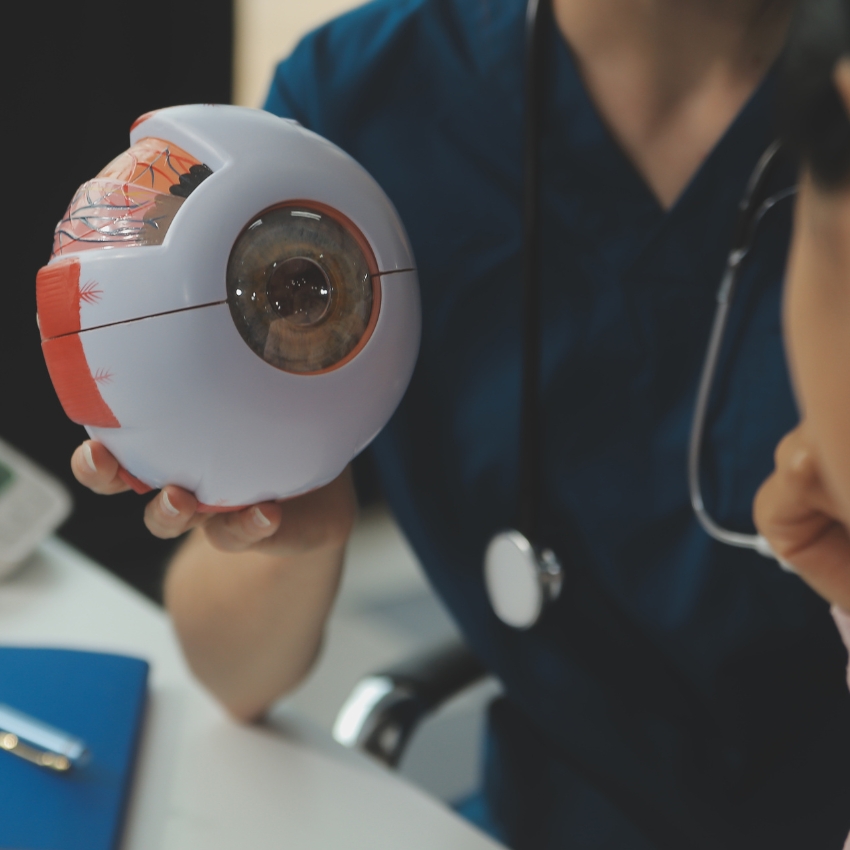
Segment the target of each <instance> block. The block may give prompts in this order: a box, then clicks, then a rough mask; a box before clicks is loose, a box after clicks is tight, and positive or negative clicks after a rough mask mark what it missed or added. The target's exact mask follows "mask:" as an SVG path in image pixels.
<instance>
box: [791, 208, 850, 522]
mask: <svg viewBox="0 0 850 850" xmlns="http://www.w3.org/2000/svg"><path fill="white" fill-rule="evenodd" d="M801 200H802V201H804V203H802V204H801V210H800V213H801V214H804V213H805V210H806V208H807V205H806V204H805V198H801ZM801 217H802V216H801V215H798V226H797V227H795V236H794V242H793V245H792V250H791V255H790V258H789V265H788V275H787V280H786V289H785V304H784V326H785V339H786V344H787V348H788V360H789V363H790V366H791V372H792V378H793V383H794V389H795V392H796V394H797V397H798V401H799V403H800V407H801V410H802V411H803V414H804V416H805V417H806V420H807V423H808V426H809V429H810V434H811V435H812V438H813V440H814V442H815V447H816V451H817V454H818V457H819V460H820V462H821V467H822V471H823V475H824V478H825V480H826V484H827V486H828V487H829V489H830V491H831V492H832V493H833V495H834V496H835V497H836V498H837V499H838V501H839V504H840V506H841V510H842V515H843V517H844V518H845V519H846V520H847V521H850V257H846V256H844V253H843V251H835V250H830V248H831V246H830V245H829V244H825V243H824V238H826V237H825V235H824V234H823V233H822V232H819V231H818V230H815V229H812V228H807V227H806V226H804V225H803V226H800V225H802V222H801V221H800V219H801Z"/></svg>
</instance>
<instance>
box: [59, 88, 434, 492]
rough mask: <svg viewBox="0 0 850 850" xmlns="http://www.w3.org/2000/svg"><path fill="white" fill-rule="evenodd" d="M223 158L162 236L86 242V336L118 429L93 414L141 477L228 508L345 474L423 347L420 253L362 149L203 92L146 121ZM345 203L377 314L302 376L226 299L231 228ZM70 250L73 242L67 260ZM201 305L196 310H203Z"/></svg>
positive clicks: (106, 439) (208, 160) (96, 430)
mask: <svg viewBox="0 0 850 850" xmlns="http://www.w3.org/2000/svg"><path fill="white" fill-rule="evenodd" d="M146 137H153V138H158V139H164V140H166V141H168V142H170V143H172V144H174V145H177V146H179V147H181V148H183V149H184V150H185V151H187V152H188V153H189V154H191V155H192V156H194V157H196V158H197V159H198V160H200V161H202V162H203V163H205V164H207V165H208V166H209V167H210V168H211V169H212V172H213V173H212V175H211V176H210V177H209V178H207V179H206V180H205V181H204V182H202V183H201V184H200V185H199V186H198V187H197V188H196V189H195V190H194V191H193V192H192V193H191V194H190V195H189V197H188V198H187V199H186V200H185V202H184V203H183V205H182V207H181V208H180V210H179V211H178V213H177V215H176V216H175V218H174V220H173V223H172V224H171V225H170V228H169V230H168V232H167V234H166V237H165V240H164V241H163V243H162V244H161V245H148V246H143V247H110V248H108V249H104V250H88V251H80V252H78V253H77V254H75V255H73V256H75V257H76V258H77V259H78V260H79V262H80V264H81V273H80V281H81V282H83V281H87V280H96V281H97V284H98V287H99V289H100V290H101V291H102V292H103V297H101V298H100V300H98V301H97V302H95V303H88V302H85V301H84V302H83V303H81V309H80V327H81V331H80V338H81V340H82V343H83V349H84V352H85V357H86V360H87V362H88V365H89V368H90V371H91V373H92V375H96V374H101V375H104V374H106V375H109V380H108V381H103V382H101V383H100V384H99V389H100V392H101V395H102V397H103V399H104V401H105V402H106V404H107V405H108V406H109V408H110V409H111V410H112V412H113V413H114V415H115V417H116V418H117V419H118V421H119V422H120V423H121V427H119V428H100V427H90V426H86V430H87V431H88V433H89V434H90V435H91V437H92V438H94V439H96V440H99V441H100V442H102V443H103V444H104V445H105V446H106V447H107V448H108V449H109V450H110V451H111V452H112V453H113V454H114V455H115V457H116V458H117V459H118V460H119V462H120V463H121V464H122V465H123V466H124V467H125V468H126V469H127V470H128V471H129V472H130V473H132V474H133V475H134V476H136V477H137V478H139V479H140V480H141V481H143V482H144V483H146V484H148V485H150V486H151V487H154V488H159V487H162V486H164V485H166V484H176V485H179V486H181V487H184V488H186V489H187V490H190V491H192V492H193V493H194V494H195V495H196V496H197V498H198V499H199V501H201V502H202V503H206V504H208V505H213V506H219V507H227V506H237V505H249V504H253V503H256V502H260V501H264V500H268V499H278V498H283V497H287V496H293V495H296V494H298V493H303V492H306V491H308V490H311V489H313V488H315V487H318V486H320V485H322V484H325V483H327V482H328V481H330V480H332V479H333V478H335V477H336V476H337V475H339V474H340V472H341V471H342V470H343V469H344V468H345V466H346V464H347V463H348V462H349V461H350V460H351V459H352V458H353V457H354V456H355V455H356V454H358V453H359V452H360V451H361V450H362V449H363V448H364V447H365V446H366V445H367V444H368V443H369V442H370V441H371V440H372V439H373V438H374V437H375V436H376V435H377V433H378V432H379V431H380V430H381V428H382V427H383V426H384V425H385V424H386V422H387V420H388V419H389V417H390V416H391V415H392V413H393V411H394V409H395V408H396V406H397V405H398V403H399V401H400V400H401V397H402V395H403V393H404V391H405V389H406V387H407V384H408V382H409V380H410V376H411V374H412V371H413V367H414V363H415V360H416V356H417V353H418V347H419V337H420V304H419V290H418V283H417V276H416V272H415V270H414V269H415V264H414V260H413V255H412V252H411V249H410V246H409V243H408V240H407V236H406V234H405V232H404V228H403V226H402V224H401V221H400V219H399V217H398V214H397V213H396V211H395V209H394V208H393V206H392V204H391V203H390V201H389V199H388V198H387V197H386V195H385V194H384V192H383V191H382V190H381V188H380V187H379V186H378V184H377V183H376V182H375V181H374V180H373V179H372V177H371V176H370V175H369V174H368V173H367V172H366V171H365V170H364V169H363V168H362V167H361V166H360V165H358V164H357V163H356V162H355V161H354V160H353V159H352V158H351V157H350V156H348V155H347V154H346V153H344V152H343V151H342V150H340V149H339V148H337V147H336V146H335V145H333V144H331V143H330V142H328V141H327V140H325V139H323V138H321V137H320V136H317V135H316V134H314V133H311V132H309V131H307V130H305V129H304V128H303V127H301V126H300V125H299V124H297V123H296V122H293V121H287V120H284V119H281V118H277V117H275V116H272V115H270V114H268V113H265V112H262V111H260V110H254V109H247V108H242V107H232V106H213V105H193V106H181V107H173V108H168V109H163V110H160V111H158V112H155V113H152V114H151V116H150V117H148V118H147V119H145V120H144V121H142V122H141V123H139V124H137V126H135V127H134V129H133V131H132V132H131V135H130V141H131V144H134V143H136V142H137V141H139V140H140V139H143V138H146ZM296 199H297V200H299V201H303V202H305V203H307V204H309V202H311V201H312V202H317V203H319V204H323V205H326V206H328V207H331V208H333V209H334V210H337V211H339V212H341V213H342V214H343V215H344V216H346V217H347V218H348V219H350V220H351V222H353V224H354V225H355V226H356V227H357V228H358V229H359V230H360V232H361V233H362V235H363V236H364V237H365V239H366V240H367V241H368V243H369V245H370V246H371V248H372V251H373V253H374V257H375V260H376V262H377V266H378V272H379V281H380V288H381V298H380V312H379V314H378V318H377V324H376V325H375V327H374V330H373V331H372V334H371V336H370V337H369V339H368V341H367V342H366V344H365V346H363V348H362V349H361V350H360V351H359V352H358V353H357V354H356V355H355V356H354V357H353V359H351V360H350V361H349V362H347V363H344V365H342V366H339V367H338V368H335V369H331V370H330V371H325V372H321V373H317V374H295V373H292V372H287V371H283V370H281V369H279V368H276V367H275V366H272V365H270V364H269V363H267V362H265V361H264V360H263V359H262V358H261V357H260V356H258V355H257V354H255V353H254V351H253V350H251V348H249V346H248V344H247V343H246V342H245V341H244V340H243V339H242V337H241V335H240V333H239V331H238V330H237V328H236V326H235V324H234V322H233V320H232V319H231V313H230V309H229V306H228V304H227V303H226V299H227V291H226V269H227V264H228V258H229V256H230V252H231V249H232V248H233V245H234V242H235V241H236V240H237V238H238V237H239V235H240V233H241V232H242V231H243V229H244V228H245V227H246V225H247V224H248V223H249V222H250V221H251V220H252V219H254V218H255V217H256V216H257V215H258V214H259V213H261V212H262V211H264V210H267V209H269V208H272V207H275V206H277V205H280V204H285V203H287V202H290V201H292V200H296ZM72 254H73V252H68V251H66V252H64V253H63V254H62V256H61V257H59V258H57V259H59V260H65V259H67V258H68V257H69V256H71V255H72ZM190 308H191V309H190Z"/></svg>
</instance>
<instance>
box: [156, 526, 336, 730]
mask: <svg viewBox="0 0 850 850" xmlns="http://www.w3.org/2000/svg"><path fill="white" fill-rule="evenodd" d="M343 554H344V545H340V544H334V545H328V546H326V547H323V548H319V549H316V550H314V551H310V552H307V553H301V554H298V555H291V556H280V555H269V554H265V553H259V552H254V551H246V552H238V553H231V552H222V551H219V550H218V549H215V548H214V547H213V546H212V545H211V544H210V542H209V541H208V540H207V538H206V535H205V534H204V533H203V531H202V530H200V529H197V530H195V531H194V532H192V533H191V535H190V536H189V537H188V539H187V540H186V542H185V543H184V544H183V546H182V547H181V548H180V549H179V550H178V552H177V554H176V555H175V556H174V559H173V560H172V562H171V565H170V567H169V569H168V573H167V575H166V580H165V603H166V607H167V608H168V610H169V612H170V613H171V616H172V618H173V620H174V625H175V628H176V630H177V634H178V636H179V638H180V641H181V643H182V646H183V650H184V652H185V654H186V658H187V660H188V662H189V666H190V667H191V668H192V670H193V672H194V673H195V675H196V676H197V677H198V678H199V679H200V680H201V681H202V682H203V683H204V684H205V685H206V686H207V687H208V688H209V689H210V690H211V691H212V692H213V693H214V694H215V695H216V696H217V697H218V699H220V700H221V701H222V702H223V703H224V705H225V706H226V707H227V708H228V710H229V711H230V712H231V713H232V714H233V715H234V716H235V717H238V718H239V719H242V720H251V719H254V718H256V717H258V716H259V715H261V714H262V713H263V711H265V709H266V708H267V707H268V706H269V705H270V704H271V702H273V701H274V700H275V699H276V698H277V697H279V696H281V695H282V694H284V693H286V692H287V691H289V690H291V689H292V688H294V687H295V686H296V685H297V684H298V683H299V682H300V681H301V680H302V679H303V677H304V676H305V675H306V674H307V673H308V672H309V670H310V667H311V666H312V664H313V661H314V660H315V657H316V655H317V653H318V650H319V647H320V645H321V640H322V634H323V631H324V624H325V621H326V619H327V615H328V612H329V610H330V607H331V605H332V603H333V599H334V596H335V594H336V589H337V586H338V584H339V577H340V572H341V567H342V560H343Z"/></svg>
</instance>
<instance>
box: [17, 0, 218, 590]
mask: <svg viewBox="0 0 850 850" xmlns="http://www.w3.org/2000/svg"><path fill="white" fill-rule="evenodd" d="M13 19H14V22H13ZM232 28H233V24H232V9H231V2H230V0H206V2H204V3H198V2H193V0H170V2H169V3H167V4H160V5H149V4H139V3H113V4H82V3H65V4H41V3H30V4H20V5H19V6H16V8H15V15H14V16H9V17H8V18H7V23H6V27H5V30H4V32H5V41H6V48H7V51H8V53H9V55H14V56H15V57H16V58H15V60H14V62H13V63H9V64H11V65H13V67H14V72H13V74H12V76H11V78H10V79H9V86H8V91H9V93H10V97H9V100H10V102H11V110H10V112H7V114H6V116H5V117H4V121H3V126H4V133H3V135H4V136H5V138H6V142H5V144H4V147H5V149H6V151H7V164H6V172H5V175H4V183H6V186H5V191H6V197H7V199H8V200H9V202H10V206H9V207H8V212H9V214H10V218H9V219H7V225H6V232H5V242H4V246H3V255H4V262H5V268H6V271H5V273H4V275H3V282H2V286H3V299H2V308H0V363H2V367H0V437H2V438H3V439H4V440H6V441H7V442H9V443H11V444H12V445H14V446H15V447H16V448H18V449H20V450H22V451H23V452H24V453H26V454H28V455H29V456H30V457H32V458H34V459H35V460H36V461H38V462H39V463H40V464H41V465H42V466H44V467H46V468H47V469H48V470H50V471H51V472H52V473H53V474H54V475H56V476H58V477H59V478H60V479H62V481H64V482H65V483H66V484H67V485H68V487H69V489H70V490H71V492H72V494H73V496H74V501H75V510H74V513H73V515H72V517H71V518H70V520H68V522H67V523H66V524H65V525H64V526H63V528H62V529H61V535H62V536H63V537H64V538H65V539H66V540H68V541H70V542H71V543H73V544H74V545H76V546H77V547H78V548H80V549H82V550H83V551H85V552H87V553H88V554H90V555H91V556H92V557H94V558H95V559H96V560H98V561H100V562H101V563H102V564H104V565H106V566H108V567H109V568H110V569H112V570H113V571H115V572H116V573H118V574H119V575H121V576H122V577H124V578H127V579H129V580H130V581H131V582H132V583H134V584H135V585H136V586H137V587H140V588H141V589H142V590H143V591H145V592H146V593H147V594H148V595H150V596H152V597H154V598H157V597H158V596H159V587H160V582H161V575H162V565H163V562H164V559H165V558H166V557H167V555H168V553H169V552H170V550H171V548H172V545H173V544H170V543H164V542H163V541H159V540H156V539H154V538H153V537H151V536H150V535H149V534H148V533H147V531H146V530H145V528H144V525H143V523H142V511H143V508H144V504H145V501H146V499H145V498H140V497H139V496H136V495H134V494H122V495H121V496H115V497H112V498H105V497H99V496H95V495H93V494H92V493H89V492H88V491H86V490H84V489H83V488H82V487H80V486H79V485H78V484H77V483H76V482H75V481H74V479H73V477H72V475H71V473H70V469H69V459H70V457H71V453H72V451H73V449H74V447H75V446H77V445H78V444H79V443H80V441H81V440H82V439H84V438H85V436H86V435H85V432H84V430H83V429H82V427H80V426H79V425H75V424H74V423H72V422H70V421H69V420H68V419H67V418H66V417H65V414H64V413H63V411H62V408H61V406H60V405H59V402H58V400H57V398H56V395H55V393H54V392H53V387H52V385H51V383H50V379H49V377H48V375H47V370H46V368H45V366H44V360H43V358H42V356H41V350H40V343H39V336H38V330H37V328H36V323H35V312H36V307H35V276H36V272H37V271H38V269H39V268H40V267H41V266H43V265H44V264H45V263H46V262H47V260H48V258H49V255H50V247H51V243H52V236H53V228H54V226H55V224H56V222H57V221H58V220H59V218H60V217H61V215H62V213H63V212H64V210H65V208H66V206H67V205H68V202H69V201H70V199H71V196H72V195H73V193H74V191H75V190H76V188H77V187H78V186H79V185H80V184H81V183H83V182H85V181H86V180H88V179H89V178H91V177H94V176H95V174H97V172H98V171H100V169H101V168H103V166H104V165H106V164H107V162H109V161H110V160H111V159H113V158H114V157H115V156H117V155H118V154H119V153H121V152H122V151H123V150H125V149H126V148H127V147H128V146H129V129H130V125H131V123H132V122H133V121H134V120H135V119H136V118H137V117H138V116H139V115H141V114H142V113H144V112H147V111H148V110H151V109H157V108H159V107H163V106H172V105H175V104H181V103H227V102H229V101H230V98H231V64H232V41H233V39H232ZM10 151H11V153H10ZM10 184H11V185H10Z"/></svg>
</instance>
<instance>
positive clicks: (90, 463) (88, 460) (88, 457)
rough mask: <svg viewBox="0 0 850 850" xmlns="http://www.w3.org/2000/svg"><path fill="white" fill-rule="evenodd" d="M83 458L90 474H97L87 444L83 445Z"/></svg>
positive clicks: (89, 447)
mask: <svg viewBox="0 0 850 850" xmlns="http://www.w3.org/2000/svg"><path fill="white" fill-rule="evenodd" d="M83 457H84V458H85V459H86V466H88V468H89V469H90V470H91V471H92V472H97V467H96V466H95V465H94V458H93V457H92V453H91V446H90V445H89V444H88V443H83Z"/></svg>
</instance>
